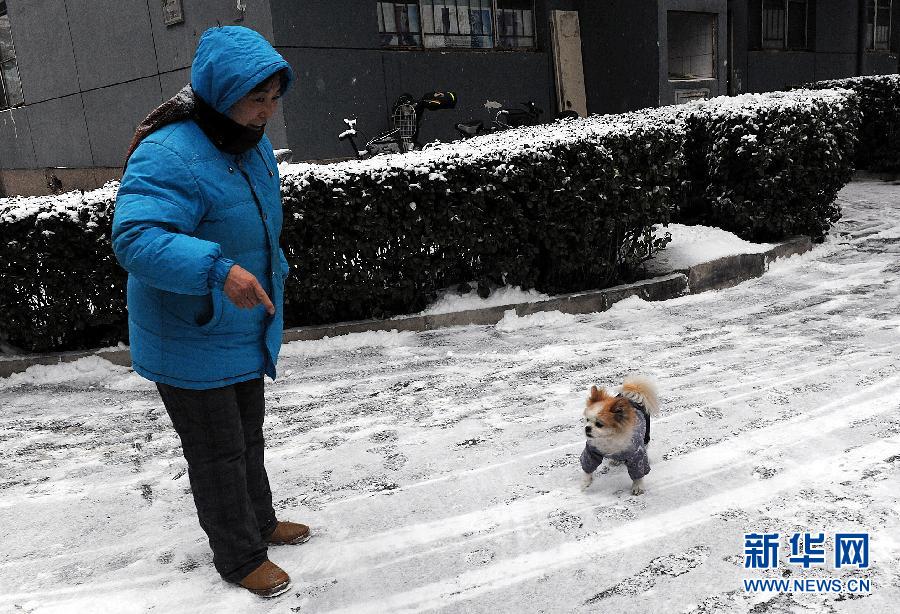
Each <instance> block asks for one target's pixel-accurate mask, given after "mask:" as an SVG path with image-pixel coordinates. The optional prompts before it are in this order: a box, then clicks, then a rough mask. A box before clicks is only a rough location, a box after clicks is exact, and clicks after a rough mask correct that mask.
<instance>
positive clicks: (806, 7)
mask: <svg viewBox="0 0 900 614" xmlns="http://www.w3.org/2000/svg"><path fill="white" fill-rule="evenodd" d="M775 1H780V2H781V5H782V8H781V11H780V12H781V13H782V14H783V18H782V19H781V20H780V22H779V24H778V25H779V26H780V30H781V39H780V44H779V45H778V46H775V45H773V44H771V42H772V41H776V40H779V39H776V38H766V11H767V10H772V9H767V7H766V0H762V2H760V3H759V4H760V28H759V30H760V34H759V48H760V49H761V50H763V51H795V52H796V51H813V44H812V40H811V39H812V38H813V37H812V36H810V34H811V33H810V19H809V17H810V7H811V3H812V2H814V1H815V0H775ZM801 2H802V3H803V45H802V46H796V45H791V43H790V33H791V29H790V28H791V19H790V14H791V4H792V3H801Z"/></svg>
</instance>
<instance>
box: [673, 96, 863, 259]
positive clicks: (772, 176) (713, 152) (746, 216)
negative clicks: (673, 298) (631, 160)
mask: <svg viewBox="0 0 900 614" xmlns="http://www.w3.org/2000/svg"><path fill="white" fill-rule="evenodd" d="M684 115H685V127H686V146H685V157H686V161H687V162H686V168H687V172H686V174H685V182H684V184H683V191H682V195H681V204H682V206H681V208H680V213H679V220H680V221H683V222H684V223H688V224H702V225H706V226H715V227H718V228H722V229H724V230H728V231H730V232H733V233H735V234H736V235H738V236H739V237H741V238H743V239H746V240H750V241H775V240H779V239H783V238H785V237H788V236H791V235H800V234H803V235H809V236H811V237H812V238H813V239H814V240H821V239H822V238H824V236H825V234H826V233H827V232H828V229H829V228H830V227H831V225H832V224H833V223H834V222H836V221H837V220H838V219H839V218H840V207H839V206H838V205H837V204H836V203H835V197H836V196H837V192H838V190H840V189H841V187H843V186H844V184H846V183H847V182H848V181H849V180H850V177H851V175H852V172H853V156H854V148H855V145H856V141H857V131H858V127H859V109H858V102H857V97H856V96H855V95H854V94H852V93H851V92H849V91H847V90H823V91H809V90H796V91H792V92H775V93H771V94H748V95H743V96H737V97H734V98H729V99H715V100H712V101H709V102H705V103H701V104H697V105H694V106H691V107H689V108H688V109H686V110H685V111H684Z"/></svg>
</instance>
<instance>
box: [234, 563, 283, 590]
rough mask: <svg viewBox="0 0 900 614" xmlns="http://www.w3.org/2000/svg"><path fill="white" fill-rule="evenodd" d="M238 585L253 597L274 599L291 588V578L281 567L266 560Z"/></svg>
mask: <svg viewBox="0 0 900 614" xmlns="http://www.w3.org/2000/svg"><path fill="white" fill-rule="evenodd" d="M238 584H240V585H241V586H243V587H244V588H246V589H247V590H248V591H250V592H251V593H253V594H254V595H259V596H260V597H276V596H278V595H280V594H281V593H283V592H285V591H286V590H287V589H289V588H290V587H291V578H290V577H289V576H288V575H287V574H286V573H285V572H284V570H283V569H282V568H281V567H279V566H278V565H276V564H275V563H273V562H272V561H268V560H267V561H263V563H262V565H260V566H259V567H257V568H256V569H254V570H253V571H251V572H250V573H249V574H248V575H247V577H246V578H244V579H243V580H241V581H240V582H238Z"/></svg>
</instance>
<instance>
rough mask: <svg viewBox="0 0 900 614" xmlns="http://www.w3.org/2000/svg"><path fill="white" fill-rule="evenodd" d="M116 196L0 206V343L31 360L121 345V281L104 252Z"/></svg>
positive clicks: (105, 191) (108, 191) (112, 192)
mask: <svg viewBox="0 0 900 614" xmlns="http://www.w3.org/2000/svg"><path fill="white" fill-rule="evenodd" d="M117 189H118V184H117V183H109V184H107V185H106V186H104V187H103V188H101V189H99V190H95V191H93V192H86V193H83V194H82V193H81V192H68V193H66V194H60V195H57V196H46V197H31V198H7V199H2V200H0V237H2V239H0V338H2V339H6V340H8V341H9V342H10V343H12V344H13V345H15V346H18V347H21V348H23V349H26V350H29V351H36V352H40V351H46V350H51V349H76V348H91V347H101V346H106V345H114V344H115V343H116V342H118V341H120V340H125V339H126V337H127V330H126V329H127V326H126V319H125V318H126V314H125V279H126V276H125V272H124V271H123V270H122V269H121V267H120V266H119V264H118V262H116V259H115V256H113V253H112V248H111V246H110V229H111V227H112V212H113V205H114V203H115V197H116V190H117Z"/></svg>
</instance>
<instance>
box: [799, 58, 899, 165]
mask: <svg viewBox="0 0 900 614" xmlns="http://www.w3.org/2000/svg"><path fill="white" fill-rule="evenodd" d="M803 87H804V88H807V89H832V88H844V89H848V90H851V91H853V92H854V93H855V94H856V95H857V97H858V99H859V109H860V114H861V115H862V124H861V125H860V128H859V146H858V147H857V149H856V163H855V166H856V168H858V169H861V170H867V171H873V172H891V173H896V172H898V171H900V75H875V76H870V77H852V78H849V79H834V80H831V81H818V82H816V83H810V84H808V85H805V86H803Z"/></svg>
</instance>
